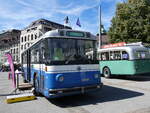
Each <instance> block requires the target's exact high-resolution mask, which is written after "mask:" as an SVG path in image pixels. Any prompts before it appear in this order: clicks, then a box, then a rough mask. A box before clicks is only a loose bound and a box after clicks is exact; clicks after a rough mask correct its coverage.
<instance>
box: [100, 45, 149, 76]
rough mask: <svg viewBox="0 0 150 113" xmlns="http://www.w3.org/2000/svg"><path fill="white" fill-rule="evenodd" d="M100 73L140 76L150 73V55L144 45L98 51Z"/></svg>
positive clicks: (105, 74)
mask: <svg viewBox="0 0 150 113" xmlns="http://www.w3.org/2000/svg"><path fill="white" fill-rule="evenodd" d="M98 56H99V65H100V71H101V72H102V74H103V76H104V77H106V78H109V77H111V75H140V74H146V73H150V53H149V50H148V48H146V47H144V46H142V45H138V44H137V45H136V44H125V45H124V46H120V47H110V48H109V47H108V48H103V49H99V50H98Z"/></svg>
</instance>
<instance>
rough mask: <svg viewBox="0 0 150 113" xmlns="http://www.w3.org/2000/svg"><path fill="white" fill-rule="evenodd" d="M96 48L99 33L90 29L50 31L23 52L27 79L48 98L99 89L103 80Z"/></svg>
mask: <svg viewBox="0 0 150 113" xmlns="http://www.w3.org/2000/svg"><path fill="white" fill-rule="evenodd" d="M89 51H93V57H89V56H88V55H87V54H86V53H88V52H89ZM96 52H97V51H96V37H95V36H94V35H92V34H91V33H89V32H83V31H76V30H70V29H57V30H52V31H49V32H47V33H45V34H44V35H43V36H42V37H41V38H39V40H38V41H36V42H35V43H34V44H33V45H32V46H31V47H29V48H28V49H27V50H25V51H24V52H23V53H22V55H21V56H22V66H23V70H24V73H25V74H24V80H25V81H27V82H30V83H32V84H33V86H34V88H35V93H36V94H39V93H41V94H43V95H44V96H45V97H47V98H55V97H60V96H66V95H72V94H79V93H85V92H89V91H94V90H98V89H100V88H101V86H102V83H101V77H100V71H99V65H98V60H97V59H96V54H97V53H96Z"/></svg>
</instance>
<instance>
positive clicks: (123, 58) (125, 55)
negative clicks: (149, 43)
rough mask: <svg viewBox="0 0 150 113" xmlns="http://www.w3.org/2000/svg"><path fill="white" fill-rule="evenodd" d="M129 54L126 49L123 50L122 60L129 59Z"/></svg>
mask: <svg viewBox="0 0 150 113" xmlns="http://www.w3.org/2000/svg"><path fill="white" fill-rule="evenodd" d="M128 59H129V54H128V53H127V52H126V51H122V60H128Z"/></svg>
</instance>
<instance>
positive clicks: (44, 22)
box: [25, 18, 71, 29]
mask: <svg viewBox="0 0 150 113" xmlns="http://www.w3.org/2000/svg"><path fill="white" fill-rule="evenodd" d="M39 24H43V25H48V26H52V27H54V28H56V27H57V26H59V27H62V28H64V25H62V24H59V23H56V22H52V21H49V20H46V19H43V18H42V19H38V20H36V21H33V22H32V23H31V24H30V25H29V26H28V27H26V28H25V29H28V28H30V27H33V26H36V25H39ZM65 28H67V29H71V27H69V26H65Z"/></svg>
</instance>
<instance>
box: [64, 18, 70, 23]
mask: <svg viewBox="0 0 150 113" xmlns="http://www.w3.org/2000/svg"><path fill="white" fill-rule="evenodd" d="M64 22H65V24H68V23H69V18H68V16H66V18H65V19H64Z"/></svg>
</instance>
